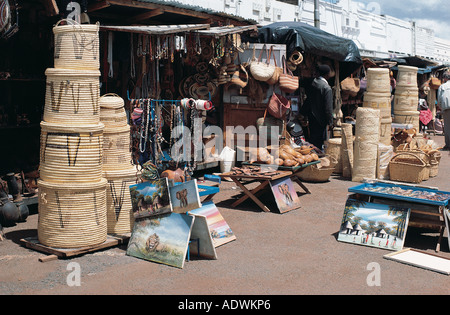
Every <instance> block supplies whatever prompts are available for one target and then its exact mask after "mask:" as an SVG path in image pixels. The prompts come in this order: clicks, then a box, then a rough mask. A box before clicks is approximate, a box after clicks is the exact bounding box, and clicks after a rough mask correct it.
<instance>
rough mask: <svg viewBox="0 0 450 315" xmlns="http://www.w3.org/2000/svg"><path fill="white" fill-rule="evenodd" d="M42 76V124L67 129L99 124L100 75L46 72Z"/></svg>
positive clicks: (74, 72)
mask: <svg viewBox="0 0 450 315" xmlns="http://www.w3.org/2000/svg"><path fill="white" fill-rule="evenodd" d="M45 75H46V76H47V79H46V81H47V87H46V92H45V106H44V121H47V122H54V123H60V124H66V125H86V124H97V123H99V122H100V112H99V105H98V100H99V97H100V81H99V78H100V71H98V70H97V71H94V70H66V69H55V68H49V69H47V70H46V71H45Z"/></svg>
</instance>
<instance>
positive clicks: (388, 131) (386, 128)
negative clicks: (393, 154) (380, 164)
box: [380, 117, 392, 145]
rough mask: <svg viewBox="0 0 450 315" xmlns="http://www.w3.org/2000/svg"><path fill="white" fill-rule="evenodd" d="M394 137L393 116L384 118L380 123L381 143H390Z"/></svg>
mask: <svg viewBox="0 0 450 315" xmlns="http://www.w3.org/2000/svg"><path fill="white" fill-rule="evenodd" d="M391 139H392V118H391V117H389V118H382V119H381V124H380V143H382V144H384V145H390V144H391Z"/></svg>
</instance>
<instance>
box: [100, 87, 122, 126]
mask: <svg viewBox="0 0 450 315" xmlns="http://www.w3.org/2000/svg"><path fill="white" fill-rule="evenodd" d="M98 103H99V106H100V121H101V122H102V123H103V124H105V127H106V128H114V127H123V126H127V125H128V119H127V114H126V112H125V108H124V104H125V103H124V100H123V99H122V98H121V97H120V96H118V95H117V94H105V95H103V96H101V97H100V99H99V101H98Z"/></svg>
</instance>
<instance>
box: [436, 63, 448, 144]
mask: <svg viewBox="0 0 450 315" xmlns="http://www.w3.org/2000/svg"><path fill="white" fill-rule="evenodd" d="M449 80H450V72H448V71H447V72H445V73H444V75H443V77H442V83H443V84H442V85H441V86H440V87H439V89H438V92H437V101H438V106H439V107H440V109H441V114H442V118H443V119H444V136H445V146H444V149H443V150H445V151H450V81H449Z"/></svg>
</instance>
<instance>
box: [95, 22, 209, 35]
mask: <svg viewBox="0 0 450 315" xmlns="http://www.w3.org/2000/svg"><path fill="white" fill-rule="evenodd" d="M209 28H210V25H209V24H185V25H137V26H112V25H101V26H100V30H101V31H116V32H128V33H138V34H147V35H169V34H177V33H186V32H190V31H195V30H208V29H209Z"/></svg>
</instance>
